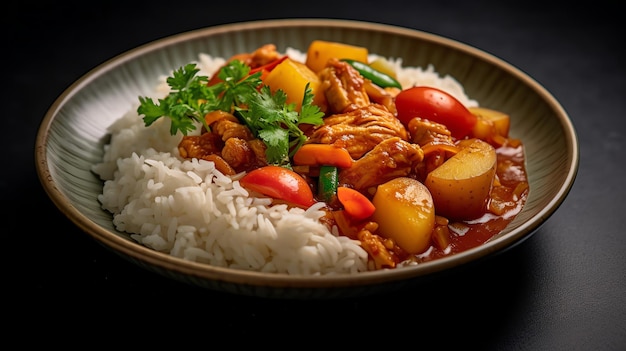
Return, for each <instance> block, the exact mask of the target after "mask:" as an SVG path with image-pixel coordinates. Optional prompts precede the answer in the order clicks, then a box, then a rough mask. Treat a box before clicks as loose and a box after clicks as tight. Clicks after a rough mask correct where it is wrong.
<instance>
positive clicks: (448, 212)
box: [424, 139, 497, 220]
mask: <svg viewBox="0 0 626 351" xmlns="http://www.w3.org/2000/svg"><path fill="white" fill-rule="evenodd" d="M463 145H464V146H463V148H462V149H461V151H459V152H458V153H456V154H455V155H454V156H452V157H451V158H449V159H448V160H447V161H446V162H444V163H443V164H442V165H441V166H439V167H437V168H435V169H434V170H433V171H431V172H430V173H429V174H428V175H427V177H426V181H425V182H424V184H426V187H428V189H429V190H430V193H431V194H432V197H433V201H434V203H435V209H436V211H437V214H438V215H440V216H444V217H447V218H449V219H457V220H464V219H475V218H477V217H479V216H481V215H482V214H483V213H484V211H485V208H486V207H485V206H486V203H487V200H488V199H489V195H490V193H491V186H492V184H493V179H494V176H495V172H496V164H497V158H496V150H495V149H494V147H493V146H491V145H490V144H489V143H487V142H485V141H482V140H480V139H471V140H469V141H465V142H464V143H463Z"/></svg>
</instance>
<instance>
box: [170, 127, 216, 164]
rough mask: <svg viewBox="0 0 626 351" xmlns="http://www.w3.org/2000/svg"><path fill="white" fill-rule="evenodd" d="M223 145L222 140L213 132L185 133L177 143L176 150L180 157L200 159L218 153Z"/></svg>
mask: <svg viewBox="0 0 626 351" xmlns="http://www.w3.org/2000/svg"><path fill="white" fill-rule="evenodd" d="M223 147H224V142H223V141H222V139H221V138H220V136H219V135H217V134H214V133H204V134H202V135H185V136H183V139H182V140H181V141H180V143H178V152H179V153H180V156H181V157H182V158H197V159H202V158H204V156H207V155H212V154H217V155H219V154H220V151H221V150H222V148H223Z"/></svg>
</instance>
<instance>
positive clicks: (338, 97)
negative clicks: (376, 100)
mask: <svg viewBox="0 0 626 351" xmlns="http://www.w3.org/2000/svg"><path fill="white" fill-rule="evenodd" d="M318 76H319V78H320V80H321V81H322V85H321V88H322V89H323V90H324V95H325V96H326V101H327V102H328V112H329V114H333V113H345V112H349V111H352V110H355V109H358V108H360V107H364V106H367V105H369V104H370V98H369V96H368V95H367V91H366V89H365V85H366V84H365V79H364V78H363V76H361V74H360V73H359V72H358V71H357V70H356V69H354V67H352V66H350V64H348V63H346V62H343V61H339V60H338V59H331V60H329V61H328V64H327V65H326V67H325V68H324V69H322V70H321V71H320V72H319V73H318Z"/></svg>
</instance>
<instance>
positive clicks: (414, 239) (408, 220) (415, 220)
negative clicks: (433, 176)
mask: <svg viewBox="0 0 626 351" xmlns="http://www.w3.org/2000/svg"><path fill="white" fill-rule="evenodd" d="M372 203H373V204H374V206H375V207H376V211H374V214H373V215H372V219H373V220H374V221H375V222H376V223H378V228H379V232H380V235H381V236H384V237H387V238H390V239H392V240H393V241H394V242H395V243H396V244H397V245H398V246H400V247H401V248H402V249H403V250H404V251H406V252H408V253H411V254H418V253H422V252H424V251H425V250H426V249H427V248H428V247H429V246H430V242H431V235H432V231H433V228H434V227H435V207H434V204H433V199H432V197H431V195H430V192H429V191H428V189H427V188H426V186H424V184H422V183H420V182H419V181H417V180H415V179H413V178H407V177H400V178H395V179H392V180H390V181H388V182H386V183H384V184H381V185H379V186H378V188H377V190H376V193H375V194H374V198H373V199H372Z"/></svg>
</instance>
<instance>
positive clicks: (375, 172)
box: [339, 137, 424, 193]
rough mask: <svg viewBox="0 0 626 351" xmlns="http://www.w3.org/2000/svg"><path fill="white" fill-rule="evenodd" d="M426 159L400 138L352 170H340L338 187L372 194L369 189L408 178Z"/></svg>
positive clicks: (385, 142)
mask: <svg viewBox="0 0 626 351" xmlns="http://www.w3.org/2000/svg"><path fill="white" fill-rule="evenodd" d="M423 159H424V152H423V151H422V149H421V148H420V147H419V145H416V144H411V143H409V142H407V141H405V140H402V139H401V138H399V137H393V138H389V139H385V140H383V141H382V142H381V143H380V144H378V145H376V147H375V148H374V149H372V151H370V152H368V153H367V154H365V155H364V156H363V157H361V158H360V159H358V160H356V161H355V162H354V163H353V164H352V166H351V167H350V168H343V169H341V171H340V172H339V184H340V185H345V186H349V187H352V188H354V189H356V190H358V191H360V192H362V193H370V192H369V191H368V190H369V188H374V187H376V186H378V185H379V184H382V183H385V182H387V181H388V180H391V179H393V178H397V177H406V176H409V175H410V174H411V173H412V172H413V168H414V167H417V165H418V164H419V163H420V162H422V160H423Z"/></svg>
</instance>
